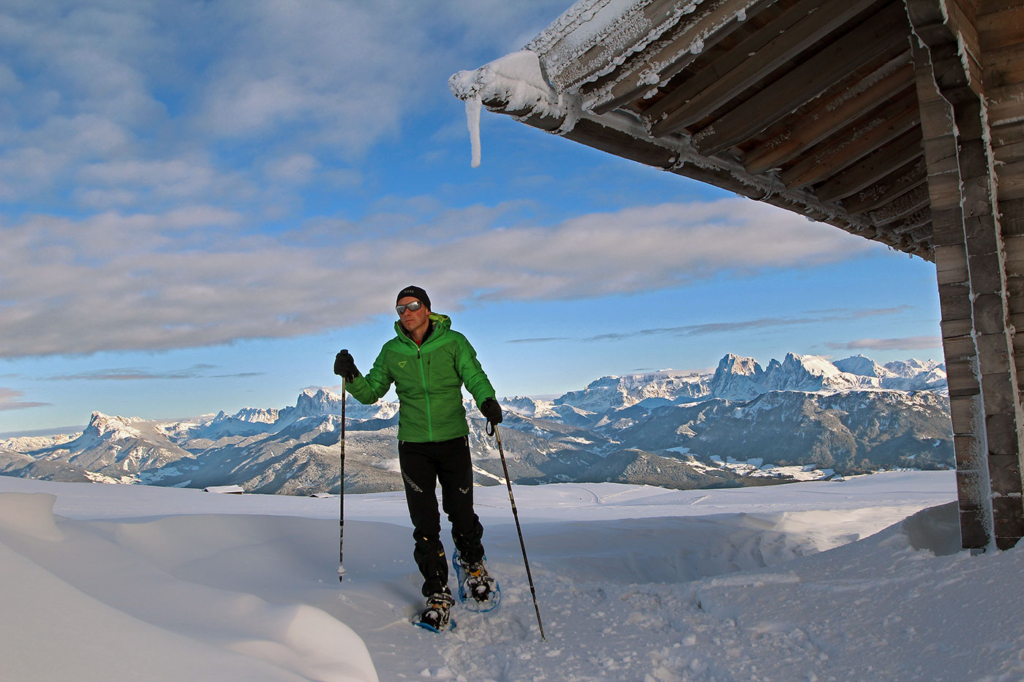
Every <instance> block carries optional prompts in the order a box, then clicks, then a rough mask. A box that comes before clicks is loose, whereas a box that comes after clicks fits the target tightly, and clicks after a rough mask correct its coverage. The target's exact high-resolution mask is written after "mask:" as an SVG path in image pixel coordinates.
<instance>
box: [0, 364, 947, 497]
mask: <svg viewBox="0 0 1024 682" xmlns="http://www.w3.org/2000/svg"><path fill="white" fill-rule="evenodd" d="M945 380H946V377H945V372H944V368H943V366H942V365H940V364H938V363H934V362H921V361H917V360H909V361H906V362H894V363H889V364H887V365H878V364H876V363H875V362H874V361H872V360H870V359H869V358H866V357H864V356H860V355H858V356H854V357H851V358H846V359H844V360H840V361H838V362H834V363H833V362H830V361H829V360H827V359H825V358H822V357H817V356H802V355H796V354H793V353H790V354H788V355H786V357H785V359H784V360H783V361H782V362H779V361H777V360H772V361H771V362H770V363H769V364H768V367H767V369H763V368H762V367H761V365H760V364H758V363H757V362H756V361H755V360H754V359H753V358H744V357H738V356H736V355H732V354H729V355H726V356H725V357H724V358H722V360H721V362H719V364H718V367H717V368H716V370H715V371H714V372H713V373H704V374H702V373H694V372H675V371H670V370H666V371H661V372H654V373H647V374H635V375H628V376H606V377H601V378H600V379H597V380H595V381H593V382H592V383H590V384H589V385H588V386H587V387H586V388H584V389H582V390H578V391H570V392H568V393H566V394H564V395H562V396H561V397H559V398H557V399H555V400H537V399H534V398H529V397H523V396H516V397H511V398H503V399H502V400H501V402H502V404H503V406H504V408H505V414H506V419H505V422H504V424H503V430H502V442H503V445H504V447H505V454H506V457H507V463H508V466H509V471H510V475H511V476H512V478H513V480H515V481H516V482H519V483H549V482H599V481H614V482H622V483H638V484H650V485H659V486H663V487H670V488H679V489H689V488H706V487H717V486H736V485H759V484H765V483H775V482H780V481H787V480H807V479H816V478H827V477H830V476H833V475H847V474H853V473H861V472H865V471H873V470H878V469H892V468H923V469H933V468H948V467H951V466H953V463H954V460H953V448H952V435H951V427H950V419H949V404H948V398H947V397H946V395H945V390H946V383H945ZM341 401H342V397H341V396H340V395H339V394H337V393H334V392H332V391H329V390H325V389H307V390H305V391H303V392H302V393H300V394H299V396H298V399H297V401H296V403H295V405H294V406H291V407H286V408H284V409H273V408H269V409H261V408H244V409H242V410H240V411H238V412H237V413H235V414H233V415H227V414H225V413H223V412H221V413H219V414H217V415H215V416H207V417H202V418H197V419H193V420H188V421H179V422H152V421H146V420H143V419H140V418H137V417H128V418H125V417H118V416H108V415H104V414H102V413H99V412H95V413H93V415H92V418H91V420H90V423H89V426H88V427H87V428H86V429H85V430H84V431H83V432H82V433H80V434H67V435H63V436H56V437H51V438H38V437H35V438H12V439H7V440H0V473H2V474H6V475H13V476H19V477H24V478H36V479H45V480H78V481H86V480H88V481H94V482H103V483H142V484H151V485H162V486H178V487H208V486H214V485H239V486H242V487H243V488H245V489H246V490H247V491H252V492H261V493H279V494H312V493H324V492H334V493H337V492H338V491H339V485H338V480H339V479H338V462H339V454H340V447H339V440H340V425H341V416H340V415H341V407H342V402H341ZM466 406H467V413H468V414H469V415H470V417H471V419H470V425H471V433H470V439H471V445H472V448H473V452H474V468H475V471H476V480H477V482H478V483H479V484H481V485H495V484H499V483H501V482H502V481H503V480H504V479H503V473H502V469H501V464H500V461H499V460H498V453H497V450H496V449H495V446H494V442H493V439H492V438H488V437H487V436H486V434H485V433H484V428H483V427H484V422H483V421H482V419H481V418H480V415H479V412H478V411H477V410H476V408H475V406H474V405H472V403H470V402H467V404H466ZM397 415H398V405H397V403H393V402H387V401H381V402H378V403H376V404H373V405H365V406H364V405H360V404H358V403H357V402H356V401H355V400H352V399H349V400H348V402H347V403H346V438H345V450H346V464H345V467H346V468H345V489H346V491H353V492H375V491H386V490H399V489H401V486H402V482H401V475H400V473H399V470H398V463H397V444H396V434H397V424H398V417H397Z"/></svg>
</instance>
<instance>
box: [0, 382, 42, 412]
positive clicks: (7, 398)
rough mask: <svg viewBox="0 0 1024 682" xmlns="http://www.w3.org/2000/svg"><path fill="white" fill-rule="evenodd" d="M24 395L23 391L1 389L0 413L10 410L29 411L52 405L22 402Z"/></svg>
mask: <svg viewBox="0 0 1024 682" xmlns="http://www.w3.org/2000/svg"><path fill="white" fill-rule="evenodd" d="M22 395H24V394H23V393H22V392H21V391H15V390H14V389H12V388H3V387H0V412H7V411H10V410H27V409H29V408H32V407H45V406H47V405H49V404H50V403H37V402H29V401H27V400H22V399H21V397H22Z"/></svg>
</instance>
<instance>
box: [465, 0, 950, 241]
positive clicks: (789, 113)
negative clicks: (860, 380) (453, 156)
mask: <svg viewBox="0 0 1024 682" xmlns="http://www.w3.org/2000/svg"><path fill="white" fill-rule="evenodd" d="M913 41H917V36H915V35H913V33H912V31H911V26H910V21H909V19H908V14H907V7H906V5H905V4H904V1H903V0H632V1H623V0H581V1H580V2H578V3H577V4H576V5H574V6H573V7H572V8H570V10H569V11H567V12H566V13H565V14H564V15H563V16H562V17H561V18H560V19H558V20H557V21H556V22H555V23H554V24H552V25H551V26H550V27H549V28H548V29H546V30H545V31H544V32H543V33H541V34H540V35H539V36H537V37H536V38H535V39H534V40H533V41H532V42H531V43H530V44H529V45H528V46H527V50H528V51H530V52H532V53H535V54H536V55H537V59H538V61H539V65H540V70H541V74H542V75H543V77H544V80H545V81H546V86H547V87H549V88H550V92H549V93H548V95H547V100H548V101H547V104H546V106H544V107H538V106H524V104H523V102H522V101H518V100H522V97H518V96H517V91H516V89H515V88H512V87H509V86H507V85H506V86H505V87H497V88H495V87H491V88H487V87H484V81H485V80H486V78H487V74H486V73H484V70H486V69H487V68H488V67H483V68H482V69H480V70H477V71H476V72H463V73H462V74H457V75H456V76H454V77H453V79H452V83H453V90H454V91H456V94H458V95H459V96H460V97H463V98H464V99H470V98H471V97H473V96H476V97H478V98H480V99H482V100H483V104H484V105H485V106H487V107H488V108H489V109H491V110H494V111H499V112H502V113H507V114H511V115H515V116H518V117H521V120H523V121H524V122H526V123H528V124H530V125H533V126H536V127H538V128H542V129H545V130H548V131H552V132H557V133H559V134H562V135H564V136H565V137H568V138H569V139H572V140H575V141H577V142H580V143H582V144H586V145H588V146H591V147H595V148H597V149H601V150H603V151H606V152H609V153H611V154H615V155H617V156H620V157H624V158H628V159H633V160H635V161H638V162H640V163H644V164H647V165H650V166H654V167H657V168H661V169H664V170H667V171H670V172H672V173H677V174H679V175H683V176H686V177H690V178H693V179H696V180H700V181H702V182H707V183H710V184H712V185H716V186H718V187H721V188H723V189H726V190H729V191H732V192H736V193H738V194H741V195H744V196H747V197H750V198H752V199H756V200H759V201H765V202H768V203H771V204H774V205H777V206H781V207H783V208H786V209H788V210H791V211H795V212H799V213H801V214H804V215H806V216H808V217H809V218H811V219H813V220H817V221H821V222H825V223H829V224H831V225H835V226H837V227H840V228H842V229H844V230H847V231H849V232H851V233H853V234H857V235H860V236H863V237H866V238H868V239H874V240H877V241H880V242H883V243H885V244H888V245H890V246H892V247H893V248H895V249H898V250H901V251H904V252H907V253H910V254H914V255H917V256H921V257H922V258H925V259H927V260H933V258H934V256H933V235H932V224H931V211H930V206H929V192H928V184H927V168H926V163H925V158H924V149H923V145H922V132H921V114H920V111H921V109H920V106H919V102H918V91H917V86H916V82H917V79H916V78H915V66H914V59H913V58H912V46H913ZM499 61H500V60H499ZM500 70H501V69H500V68H499V67H494V68H492V69H491V71H492V72H494V71H500ZM460 78H461V82H462V86H463V87H461V88H460V87H458V86H459V79H460ZM474 79H475V83H476V85H475V86H473V87H469V84H470V82H471V81H474ZM520 94H521V93H520Z"/></svg>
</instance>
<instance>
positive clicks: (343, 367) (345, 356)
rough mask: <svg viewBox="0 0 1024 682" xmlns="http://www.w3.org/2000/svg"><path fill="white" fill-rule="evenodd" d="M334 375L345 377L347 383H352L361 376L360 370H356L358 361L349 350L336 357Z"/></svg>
mask: <svg viewBox="0 0 1024 682" xmlns="http://www.w3.org/2000/svg"><path fill="white" fill-rule="evenodd" d="M334 373H335V374H337V375H338V376H340V377H345V381H352V380H353V379H355V378H356V377H357V376H359V370H358V369H356V361H355V359H354V358H353V357H352V354H351V353H349V352H348V351H347V350H343V351H341V352H340V353H338V354H337V355H336V356H335V358H334Z"/></svg>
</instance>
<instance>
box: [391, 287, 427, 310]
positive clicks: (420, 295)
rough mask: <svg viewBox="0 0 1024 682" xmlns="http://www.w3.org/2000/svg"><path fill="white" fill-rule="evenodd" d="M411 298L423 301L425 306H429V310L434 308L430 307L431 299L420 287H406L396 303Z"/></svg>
mask: <svg viewBox="0 0 1024 682" xmlns="http://www.w3.org/2000/svg"><path fill="white" fill-rule="evenodd" d="M409 296H411V297H412V298H415V299H416V300H418V301H421V302H422V303H423V305H425V306H427V310H432V308H431V307H430V297H429V296H427V292H425V291H423V289H421V288H419V287H406V288H404V289H402V290H401V291H399V292H398V298H396V299H395V302H396V303H397V302H398V301H401V300H402V299H403V298H406V297H409Z"/></svg>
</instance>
